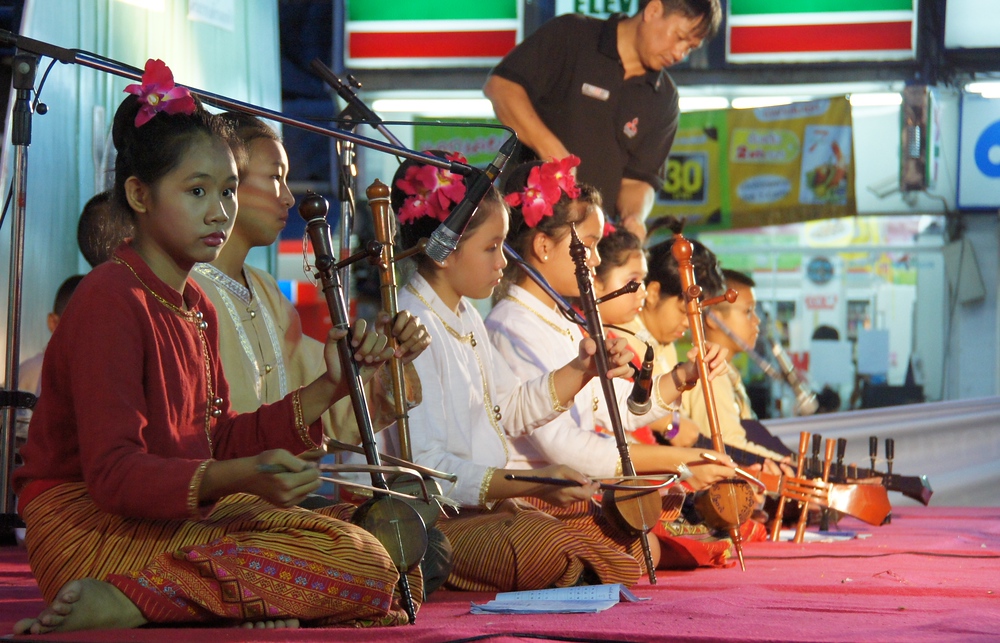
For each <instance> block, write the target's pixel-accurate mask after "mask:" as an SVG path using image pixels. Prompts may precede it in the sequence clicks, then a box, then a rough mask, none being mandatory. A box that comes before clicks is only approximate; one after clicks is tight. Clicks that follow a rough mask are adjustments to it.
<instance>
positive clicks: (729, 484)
mask: <svg viewBox="0 0 1000 643" xmlns="http://www.w3.org/2000/svg"><path fill="white" fill-rule="evenodd" d="M670 252H671V254H672V255H673V257H674V259H675V260H676V261H677V266H678V273H679V276H680V281H681V290H682V292H683V295H684V305H685V308H686V310H687V315H688V320H689V321H690V327H691V341H692V344H693V345H694V348H695V351H696V352H697V363H698V376H699V379H700V380H701V384H702V392H703V393H704V396H705V409H706V411H707V416H708V424H709V428H710V429H711V434H712V448H713V449H714V450H716V451H718V452H720V453H725V450H726V445H725V443H724V442H723V440H722V428H721V426H720V425H719V414H718V411H717V409H716V407H715V395H714V394H713V393H712V383H711V382H710V381H709V379H708V373H709V368H708V363H707V361H706V357H705V356H706V350H707V349H706V343H705V327H704V323H703V321H702V314H703V309H704V308H706V307H708V306H711V305H712V304H714V303H718V302H721V301H723V300H725V301H729V302H730V303H732V302H733V301H735V300H736V297H737V293H736V291H735V290H732V289H730V290H729V291H728V292H726V294H725V295H723V296H720V297H715V298H712V299H708V300H705V301H702V299H701V297H702V290H701V286H699V285H698V284H697V283H696V281H695V277H694V266H693V265H692V263H691V254H692V247H691V243H690V242H689V241H688V240H687V239H685V238H684V236H683V235H682V234H681V231H680V230H677V231H675V232H674V243H673V246H671V248H670ZM755 505H756V498H755V497H754V493H753V489H752V488H751V486H750V484H749V483H748V482H747V481H746V480H744V479H740V478H730V479H726V480H720V481H718V482H715V483H713V484H712V485H711V486H710V487H709V488H708V489H707V490H704V491H703V492H699V494H698V495H696V497H695V507H696V508H697V509H698V511H699V513H700V514H701V515H702V517H703V518H704V520H705V523H706V524H708V525H709V526H710V527H714V528H716V529H725V530H726V531H728V532H729V536H730V538H731V539H732V541H733V547H734V548H735V549H736V555H737V557H738V558H739V561H740V568H741V569H743V570H744V571H745V570H746V563H745V562H744V560H743V538H742V536H741V535H740V525H742V524H743V523H744V522H745V521H746V520H747V519H748V518H750V515H751V514H752V513H753V509H754V506H755Z"/></svg>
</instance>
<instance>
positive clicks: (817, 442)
mask: <svg viewBox="0 0 1000 643" xmlns="http://www.w3.org/2000/svg"><path fill="white" fill-rule="evenodd" d="M822 446H823V436H822V435H820V434H819V433H813V436H812V457H811V458H810V459H809V470H810V471H811V472H812V474H813V475H814V476H816V477H819V476H820V473H821V471H822V470H823V468H822V467H823V465H822V461H821V460H820V457H819V452H820V449H821V448H822Z"/></svg>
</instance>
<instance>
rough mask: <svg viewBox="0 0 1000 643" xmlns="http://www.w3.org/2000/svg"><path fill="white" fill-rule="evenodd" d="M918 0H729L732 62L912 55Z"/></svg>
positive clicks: (903, 57)
mask: <svg viewBox="0 0 1000 643" xmlns="http://www.w3.org/2000/svg"><path fill="white" fill-rule="evenodd" d="M915 4H916V0H730V1H729V3H728V11H727V20H726V31H727V34H726V60H727V61H728V62H733V63H761V62H775V63H786V62H829V61H842V60H912V59H913V58H914V57H915V53H916V44H915V43H916V27H917V12H916V9H915Z"/></svg>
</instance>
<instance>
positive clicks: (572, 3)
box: [555, 0, 639, 18]
mask: <svg viewBox="0 0 1000 643" xmlns="http://www.w3.org/2000/svg"><path fill="white" fill-rule="evenodd" d="M638 10H639V0H556V13H555V15H557V16H560V15H562V14H564V13H580V14H583V15H586V16H593V17H594V18H607V17H608V16H610V15H611V14H613V13H624V14H626V15H629V16H631V15H634V14H635V12H636V11H638Z"/></svg>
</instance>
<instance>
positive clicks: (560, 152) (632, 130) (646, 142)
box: [483, 0, 722, 239]
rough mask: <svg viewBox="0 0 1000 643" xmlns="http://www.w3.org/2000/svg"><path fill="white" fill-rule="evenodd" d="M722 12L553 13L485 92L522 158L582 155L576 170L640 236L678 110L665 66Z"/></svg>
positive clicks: (688, 2) (699, 1)
mask: <svg viewBox="0 0 1000 643" xmlns="http://www.w3.org/2000/svg"><path fill="white" fill-rule="evenodd" d="M721 11H722V10H721V9H720V7H719V0H640V2H639V10H638V12H637V13H636V14H635V15H633V16H629V17H626V16H624V15H622V14H616V15H613V16H611V17H610V18H608V19H607V20H603V21H602V20H598V19H596V18H591V17H588V16H581V15H578V14H566V15H563V16H558V17H556V18H554V19H552V20H550V21H548V22H547V23H545V24H544V25H542V27H541V28H539V29H538V31H536V32H535V33H534V34H532V35H531V36H530V37H528V38H527V39H525V40H524V42H522V43H521V44H520V45H518V46H517V47H515V48H514V50H512V51H511V52H510V53H509V54H507V56H506V57H504V59H503V60H502V61H500V64H499V65H497V66H496V67H495V68H494V69H493V71H492V72H491V74H490V77H489V79H488V80H487V81H486V85H485V87H484V88H483V92H484V93H485V94H486V97H487V98H489V99H490V101H491V102H492V103H493V109H494V110H495V111H496V114H497V118H499V119H500V122H502V123H503V124H505V125H507V126H509V127H511V128H513V129H514V131H515V132H517V136H518V138H519V139H520V141H521V143H522V144H523V146H524V147H525V148H529V149H525V150H523V151H524V152H525V154H526V156H522V157H521V159H519V160H527V159H530V158H533V157H534V156H536V155H537V157H538V158H541V159H543V160H550V159H553V158H557V159H561V158H564V157H566V156H568V155H570V154H575V155H577V156H579V157H580V159H581V164H580V167H579V168H578V170H577V178H578V179H579V180H580V181H583V182H585V183H589V184H591V185H594V186H595V187H597V188H598V189H599V190H600V192H601V196H602V197H603V199H604V207H605V210H606V211H607V212H608V213H609V214H610V213H612V212H616V213H617V216H616V217H615V218H616V219H617V221H618V222H619V223H620V224H622V225H624V226H625V227H626V228H628V229H629V230H631V231H632V232H634V233H636V234H637V235H639V237H640V238H641V239H645V237H646V229H645V223H644V222H645V218H646V215H648V214H649V211H650V210H651V209H652V207H653V201H654V198H655V194H656V192H655V191H656V189H658V187H659V186H660V185H661V184H662V180H661V179H660V176H659V175H660V169H661V168H662V166H663V164H664V162H665V161H666V159H667V155H668V154H669V152H670V146H671V145H672V144H673V141H674V134H675V133H676V132H677V121H678V117H679V116H680V112H679V110H678V107H677V87H676V86H675V85H674V82H673V81H672V80H671V79H670V76H668V75H667V73H666V72H665V71H664V69H665V68H666V67H669V66H670V65H673V64H675V63H677V62H679V61H681V60H683V59H684V57H685V56H687V54H688V52H690V51H691V50H692V49H695V48H697V47H699V46H700V45H701V43H702V42H703V41H704V40H707V39H708V38H711V37H712V36H714V35H715V33H716V32H717V31H718V28H719V21H720V19H721ZM532 152H533V153H534V154H532Z"/></svg>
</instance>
